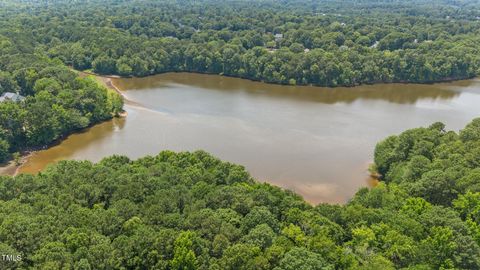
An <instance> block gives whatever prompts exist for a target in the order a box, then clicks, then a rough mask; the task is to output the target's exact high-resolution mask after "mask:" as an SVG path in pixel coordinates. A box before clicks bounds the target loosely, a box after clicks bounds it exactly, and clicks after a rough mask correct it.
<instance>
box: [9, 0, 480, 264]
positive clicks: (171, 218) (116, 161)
mask: <svg viewBox="0 0 480 270" xmlns="http://www.w3.org/2000/svg"><path fill="white" fill-rule="evenodd" d="M317 2H318V1H307V0H297V1H279V2H276V1H268V0H260V1H216V0H208V1H201V2H199V1H160V2H154V1H134V2H132V1H114V0H107V1H88V2H85V1H78V2H71V1H65V0H54V1H49V2H44V1H31V0H21V1H10V0H6V1H1V2H0V94H3V93H6V92H14V93H15V92H16V93H19V94H21V95H22V96H24V97H26V99H25V100H21V101H4V102H0V162H2V161H4V160H7V159H9V158H12V157H15V159H17V158H19V156H18V154H14V153H15V152H18V151H21V150H23V149H26V148H29V147H32V148H35V147H42V146H45V145H48V144H49V143H51V142H53V141H55V140H57V139H59V138H61V137H62V136H64V135H65V134H69V133H70V132H72V131H75V130H78V129H81V128H85V127H87V126H89V125H91V124H94V123H98V122H100V121H103V120H106V119H109V118H111V117H112V116H113V115H116V114H118V113H119V112H120V111H121V110H122V106H123V101H122V99H121V97H120V96H119V95H118V94H117V93H114V92H113V91H108V90H107V89H106V88H105V87H103V86H101V85H99V84H98V82H96V81H95V80H94V79H91V78H80V77H79V76H78V75H77V74H76V73H75V72H73V71H72V70H71V69H70V66H72V67H73V68H75V69H79V70H93V71H94V72H97V73H103V74H119V75H124V76H129V75H134V76H146V75H149V74H155V73H162V72H167V71H190V72H201V73H217V74H223V75H228V76H236V77H243V78H248V79H253V80H263V81H266V82H272V83H282V84H315V85H321V86H338V85H347V86H352V85H356V84H360V83H375V82H395V81H407V82H430V81H440V80H447V79H459V78H468V77H472V76H475V75H478V73H479V68H480V54H479V52H480V42H479V41H480V31H479V27H480V25H479V21H478V18H479V16H480V11H479V10H478V8H473V7H476V5H478V4H479V2H478V1H476V0H466V1H447V0H445V1H444V0H441V1H436V2H435V3H433V4H432V3H430V1H423V0H407V1H373V0H369V1H353V0H352V1H350V0H347V1H343V2H342V4H339V3H337V2H336V1H325V2H323V1H322V2H320V3H317ZM275 35H278V36H275ZM280 35H281V36H280ZM275 39H276V40H275ZM307 49H308V50H307ZM346 169H348V168H346ZM372 170H373V171H375V172H378V174H379V177H380V180H381V182H380V183H379V185H378V186H377V187H375V188H371V189H369V188H362V189H360V190H359V191H358V192H357V194H356V195H355V196H354V197H353V198H352V199H351V200H350V201H349V202H348V203H346V204H345V205H332V204H319V205H316V206H313V205H310V204H308V203H306V202H305V201H304V200H303V199H302V198H301V197H300V196H299V195H297V194H295V193H293V192H291V191H286V190H282V189H280V188H278V187H274V186H271V185H269V184H266V183H259V182H257V181H255V180H254V179H252V177H251V176H250V175H249V174H248V173H247V172H246V170H245V168H243V167H242V166H240V165H234V164H230V163H226V162H222V161H220V160H218V159H216V158H214V157H212V156H211V155H210V154H208V153H206V152H203V151H198V152H193V153H186V152H184V153H174V152H170V151H164V152H161V153H159V154H158V155H156V156H147V157H144V158H140V159H138V160H130V159H129V158H128V157H125V156H111V157H107V158H104V159H103V160H102V161H100V162H98V163H96V164H94V163H92V162H89V161H60V162H59V163H58V164H55V165H52V166H50V167H48V168H47V169H45V170H44V171H42V172H40V173H38V174H37V175H28V174H21V175H18V176H15V177H10V176H0V206H1V207H0V253H1V254H9V255H20V257H16V258H21V260H19V261H2V262H1V267H0V268H2V269H74V270H89V269H99V270H103V269H105V270H110V269H168V270H177V269H178V270H180V269H181V270H192V269H205V270H207V269H212V270H217V269H218V270H223V269H226V270H237V269H238V270H253V269H255V270H257V269H258V270H262V269H265V270H266V269H274V270H296V269H302V270H317V269H327V270H330V269H331V270H333V269H352V270H353V269H355V270H357V269H359V270H371V269H373V270H376V269H378V270H389V269H404V270H430V269H431V270H436V269H444V270H447V269H465V270H469V269H480V118H479V119H474V120H473V121H472V122H471V123H470V124H468V125H467V126H466V127H465V128H464V129H463V130H461V131H460V132H458V133H456V132H453V131H447V130H446V129H445V125H444V124H442V123H434V124H432V125H431V126H429V127H425V128H416V129H411V130H408V131H405V132H403V133H402V134H400V135H395V136H391V137H388V138H386V139H385V140H383V141H382V142H380V143H379V144H378V145H377V147H376V149H375V164H374V166H373V167H372Z"/></svg>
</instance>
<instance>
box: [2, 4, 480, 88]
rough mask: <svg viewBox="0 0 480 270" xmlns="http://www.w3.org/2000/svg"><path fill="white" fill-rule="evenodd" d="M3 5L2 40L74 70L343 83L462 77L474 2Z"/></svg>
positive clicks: (478, 30)
mask: <svg viewBox="0 0 480 270" xmlns="http://www.w3.org/2000/svg"><path fill="white" fill-rule="evenodd" d="M52 3H53V4H47V3H43V2H36V1H34V2H33V3H32V2H31V1H21V2H18V1H6V2H5V3H4V7H3V11H2V12H0V18H1V19H2V22H1V27H2V29H3V33H1V34H2V35H3V36H4V38H7V39H10V40H15V41H20V44H22V47H25V46H26V45H25V44H29V45H30V46H34V47H36V48H37V51H46V54H47V55H48V56H49V57H51V58H55V59H60V60H61V61H62V62H63V63H65V64H67V65H72V66H73V67H75V68H76V69H80V70H85V69H92V70H93V71H95V72H97V73H100V74H118V75H123V76H130V75H133V76H146V75H150V74H157V73H163V72H169V71H189V72H200V73H214V74H223V75H228V76H235V77H242V78H247V79H252V80H260V81H265V82H270V83H281V84H302V85H303V84H313V85H319V86H340V85H342V86H353V85H358V84H365V83H377V82H433V81H443V80H452V79H462V78H471V77H473V76H476V75H478V74H479V70H480V45H479V44H480V12H479V11H478V8H475V7H477V6H478V5H479V4H480V3H479V1H478V0H467V1H447V0H441V1H435V2H434V3H431V1H424V0H409V1H381V0H380V1H353V0H348V1H308V0H298V1H270V0H259V1H249V0H248V1H217V0H205V1H180V0H178V1H115V0H108V1H88V2H73V3H72V2H71V1H65V0H63V1H62V0H57V1H52Z"/></svg>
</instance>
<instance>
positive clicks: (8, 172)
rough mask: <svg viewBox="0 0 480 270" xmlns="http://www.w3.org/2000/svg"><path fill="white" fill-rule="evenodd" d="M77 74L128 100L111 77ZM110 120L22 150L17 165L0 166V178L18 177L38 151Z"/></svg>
mask: <svg viewBox="0 0 480 270" xmlns="http://www.w3.org/2000/svg"><path fill="white" fill-rule="evenodd" d="M78 73H79V76H80V77H86V76H94V77H95V79H96V80H97V81H98V82H99V83H101V84H102V85H103V86H104V87H106V88H107V90H108V89H110V90H113V91H115V92H116V93H117V94H119V95H120V96H121V97H122V99H123V100H124V101H126V102H128V99H127V98H126V97H125V95H124V94H123V93H122V91H121V90H120V89H119V88H118V87H117V86H116V85H115V84H114V83H113V81H112V77H106V76H99V75H96V74H93V73H89V72H84V71H78ZM127 115H128V113H127V111H125V110H123V111H122V112H120V113H119V114H118V115H117V116H113V117H127ZM113 117H112V118H110V119H106V120H104V121H101V122H98V123H94V124H91V125H89V126H87V127H85V128H82V129H79V130H72V131H71V132H70V133H68V134H64V135H62V136H60V137H59V138H58V139H56V140H54V141H52V142H51V143H49V144H48V145H45V146H39V147H32V148H27V149H24V150H23V151H22V152H21V156H20V161H19V164H18V165H17V164H15V161H14V160H12V159H11V160H8V161H6V162H5V163H3V164H0V176H16V175H18V173H19V171H20V169H21V168H22V166H23V165H24V164H25V163H27V162H28V159H29V158H30V157H31V156H32V155H34V154H35V153H36V152H38V151H42V150H45V149H49V148H51V147H53V146H55V145H58V144H60V143H61V142H62V141H63V140H65V139H66V138H68V137H69V136H70V135H72V134H79V133H82V132H85V131H87V130H88V129H90V128H91V127H93V126H95V125H97V124H100V123H103V122H105V121H110V120H112V119H113Z"/></svg>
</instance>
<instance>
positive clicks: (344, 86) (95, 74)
mask: <svg viewBox="0 0 480 270" xmlns="http://www.w3.org/2000/svg"><path fill="white" fill-rule="evenodd" d="M76 71H77V72H80V73H84V74H87V75H91V76H95V77H98V78H103V79H109V80H110V81H111V79H131V78H147V77H150V76H156V75H162V74H168V73H190V74H200V75H213V76H221V77H226V78H236V79H242V80H248V81H251V82H259V83H265V84H272V85H280V86H295V87H318V88H326V89H335V88H342V87H343V88H352V89H355V88H356V87H361V86H368V85H380V84H385V85H389V84H403V85H410V84H411V85H415V84H416V85H435V84H446V83H453V82H459V81H467V80H474V79H476V78H480V74H479V75H475V76H471V77H461V78H451V77H449V78H444V79H440V80H433V81H424V82H412V81H376V82H371V83H356V84H354V85H336V86H322V85H317V84H288V83H275V82H267V81H264V80H256V79H252V78H246V77H242V76H235V75H225V74H219V73H210V72H198V71H175V70H172V71H166V72H160V73H153V74H148V75H145V76H133V75H132V76H121V75H114V74H97V73H94V72H91V71H80V70H76ZM112 85H113V82H112ZM113 87H114V88H113V90H115V91H120V94H121V95H122V96H124V94H123V93H121V90H120V89H118V88H117V87H116V86H115V85H113Z"/></svg>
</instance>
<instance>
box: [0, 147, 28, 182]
mask: <svg viewBox="0 0 480 270" xmlns="http://www.w3.org/2000/svg"><path fill="white" fill-rule="evenodd" d="M31 155H32V152H25V153H24V154H22V157H21V158H20V161H19V164H16V163H15V161H13V160H11V161H9V162H8V163H6V164H0V175H9V176H15V175H17V174H18V172H19V170H20V168H21V167H22V165H23V164H25V162H27V161H28V159H29V158H30V156H31Z"/></svg>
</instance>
